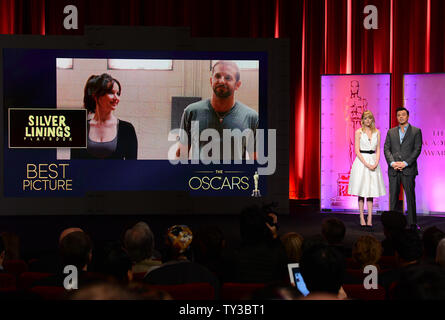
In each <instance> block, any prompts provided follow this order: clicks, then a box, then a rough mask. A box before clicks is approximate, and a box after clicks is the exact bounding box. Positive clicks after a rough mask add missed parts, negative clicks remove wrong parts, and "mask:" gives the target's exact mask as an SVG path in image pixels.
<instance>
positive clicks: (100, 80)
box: [83, 73, 121, 113]
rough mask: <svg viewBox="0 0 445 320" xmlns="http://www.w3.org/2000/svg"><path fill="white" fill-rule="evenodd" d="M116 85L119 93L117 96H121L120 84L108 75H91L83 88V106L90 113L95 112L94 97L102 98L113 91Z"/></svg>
mask: <svg viewBox="0 0 445 320" xmlns="http://www.w3.org/2000/svg"><path fill="white" fill-rule="evenodd" d="M115 83H116V84H117V86H118V87H119V91H118V92H117V94H118V95H119V96H120V95H121V84H120V83H119V81H117V80H116V79H114V78H113V77H112V76H110V75H109V74H108V73H102V74H101V75H100V76H98V75H92V76H90V77H89V78H88V80H87V83H86V84H85V88H84V95H83V106H84V108H85V109H87V110H88V112H90V113H94V112H96V100H95V99H94V98H95V97H102V96H103V95H105V94H107V93H109V92H111V90H113V85H114V84H115Z"/></svg>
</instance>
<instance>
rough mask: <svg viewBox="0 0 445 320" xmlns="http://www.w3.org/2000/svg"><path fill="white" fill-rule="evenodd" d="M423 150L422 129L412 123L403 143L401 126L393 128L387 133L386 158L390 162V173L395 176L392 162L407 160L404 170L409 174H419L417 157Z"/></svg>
mask: <svg viewBox="0 0 445 320" xmlns="http://www.w3.org/2000/svg"><path fill="white" fill-rule="evenodd" d="M421 150H422V131H421V130H420V129H419V128H416V127H414V126H412V125H411V124H410V125H409V127H408V130H407V131H406V134H405V137H404V138H403V142H402V144H400V135H399V127H398V126H397V127H395V128H391V129H389V130H388V133H387V134H386V140H385V158H386V162H388V174H389V175H390V176H395V175H396V174H397V172H396V170H394V169H393V167H391V165H390V164H391V162H393V161H395V162H397V161H405V162H406V163H408V166H407V167H406V168H405V169H403V170H402V173H403V174H404V175H407V176H412V175H417V174H418V171H417V158H418V157H419V155H420V151H421Z"/></svg>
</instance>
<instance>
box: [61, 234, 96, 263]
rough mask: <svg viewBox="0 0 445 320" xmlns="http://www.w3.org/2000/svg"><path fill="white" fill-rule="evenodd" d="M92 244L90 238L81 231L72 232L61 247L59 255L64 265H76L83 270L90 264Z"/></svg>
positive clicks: (62, 242)
mask: <svg viewBox="0 0 445 320" xmlns="http://www.w3.org/2000/svg"><path fill="white" fill-rule="evenodd" d="M91 250H92V244H91V239H90V237H89V236H88V235H87V234H86V233H85V232H81V231H75V232H71V233H70V234H68V235H67V236H65V237H64V238H63V239H62V241H61V242H60V245H59V253H60V256H61V258H62V262H63V264H64V265H74V266H76V267H77V268H78V269H82V268H83V267H84V266H85V265H87V264H88V263H89V259H90V253H91Z"/></svg>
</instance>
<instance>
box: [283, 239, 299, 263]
mask: <svg viewBox="0 0 445 320" xmlns="http://www.w3.org/2000/svg"><path fill="white" fill-rule="evenodd" d="M280 240H281V242H282V243H283V246H284V250H285V251H286V254H287V258H288V260H289V261H290V262H292V263H298V262H300V258H301V255H302V253H303V251H302V246H303V237H302V236H301V235H299V234H298V233H296V232H288V233H286V234H284V235H282V236H281V238H280Z"/></svg>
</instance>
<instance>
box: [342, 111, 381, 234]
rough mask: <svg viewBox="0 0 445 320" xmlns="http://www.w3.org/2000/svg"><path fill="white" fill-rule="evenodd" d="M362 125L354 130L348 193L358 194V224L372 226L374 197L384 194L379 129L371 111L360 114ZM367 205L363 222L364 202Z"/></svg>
mask: <svg viewBox="0 0 445 320" xmlns="http://www.w3.org/2000/svg"><path fill="white" fill-rule="evenodd" d="M361 124H362V127H361V128H360V129H358V130H357V131H356V132H355V154H356V158H355V160H354V162H353V164H352V167H351V174H350V177H349V187H348V193H349V194H350V195H354V196H358V207H359V211H360V225H361V226H362V227H372V204H373V199H374V198H375V197H381V196H384V195H385V194H386V190H385V185H384V183H383V176H382V171H381V170H380V165H379V161H380V131H379V130H377V128H376V127H375V118H374V115H373V114H372V112H371V111H369V110H368V111H365V112H363V114H362V120H361ZM365 198H366V203H367V207H368V218H367V221H366V222H365V217H364V203H365Z"/></svg>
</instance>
